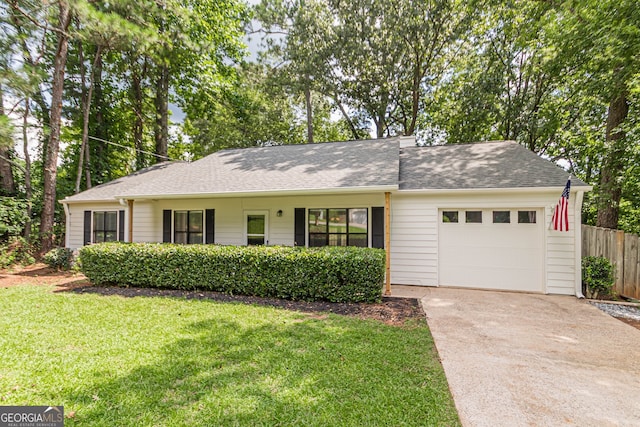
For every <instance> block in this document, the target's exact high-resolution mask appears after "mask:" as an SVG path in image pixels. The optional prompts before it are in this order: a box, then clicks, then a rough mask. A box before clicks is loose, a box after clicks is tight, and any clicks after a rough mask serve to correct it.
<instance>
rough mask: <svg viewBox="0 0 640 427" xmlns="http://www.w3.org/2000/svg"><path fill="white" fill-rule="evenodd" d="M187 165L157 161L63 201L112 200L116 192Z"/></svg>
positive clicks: (121, 191)
mask: <svg viewBox="0 0 640 427" xmlns="http://www.w3.org/2000/svg"><path fill="white" fill-rule="evenodd" d="M188 165H189V164H188V163H185V162H163V163H158V164H156V165H153V166H150V167H148V168H145V169H141V170H139V171H137V172H134V173H132V174H131V175H127V176H123V177H122V178H118V179H114V180H113V181H110V182H107V183H104V184H101V185H97V186H95V187H93V188H90V189H88V190H86V191H83V192H81V193H78V194H74V195H73V196H69V197H67V198H65V199H64V201H71V202H83V201H98V200H105V201H106V200H109V201H110V200H114V198H115V197H116V196H117V195H118V194H120V193H123V192H126V191H127V190H128V189H130V188H135V187H136V186H138V185H140V184H142V183H143V182H146V181H154V180H156V179H158V178H159V177H161V176H163V175H165V174H168V173H174V171H175V172H176V173H177V171H178V170H181V169H182V168H184V167H185V166H188Z"/></svg>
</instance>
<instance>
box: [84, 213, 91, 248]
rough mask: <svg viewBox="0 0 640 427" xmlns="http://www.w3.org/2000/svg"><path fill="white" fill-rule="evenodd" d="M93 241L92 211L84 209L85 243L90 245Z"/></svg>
mask: <svg viewBox="0 0 640 427" xmlns="http://www.w3.org/2000/svg"><path fill="white" fill-rule="evenodd" d="M90 243H91V211H84V243H83V245H88V244H90Z"/></svg>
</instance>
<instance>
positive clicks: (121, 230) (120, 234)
mask: <svg viewBox="0 0 640 427" xmlns="http://www.w3.org/2000/svg"><path fill="white" fill-rule="evenodd" d="M118 241H120V242H124V210H121V211H119V212H118Z"/></svg>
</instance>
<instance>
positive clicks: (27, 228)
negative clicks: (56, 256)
mask: <svg viewBox="0 0 640 427" xmlns="http://www.w3.org/2000/svg"><path fill="white" fill-rule="evenodd" d="M29 102H30V101H29V98H27V99H25V100H24V114H23V115H22V150H23V154H24V187H25V198H26V199H27V222H26V223H25V225H24V232H23V236H24V238H25V239H26V240H27V241H29V238H30V237H31V214H32V205H31V199H32V197H33V190H32V188H31V155H30V154H29V137H28V127H29Z"/></svg>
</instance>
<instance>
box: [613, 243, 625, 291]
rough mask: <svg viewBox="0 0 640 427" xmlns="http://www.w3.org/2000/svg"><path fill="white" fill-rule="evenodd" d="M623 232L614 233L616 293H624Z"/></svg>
mask: <svg viewBox="0 0 640 427" xmlns="http://www.w3.org/2000/svg"><path fill="white" fill-rule="evenodd" d="M624 258H625V255H624V231H622V230H618V231H616V253H615V269H616V271H615V273H616V284H615V289H616V293H618V294H621V293H623V292H624Z"/></svg>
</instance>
